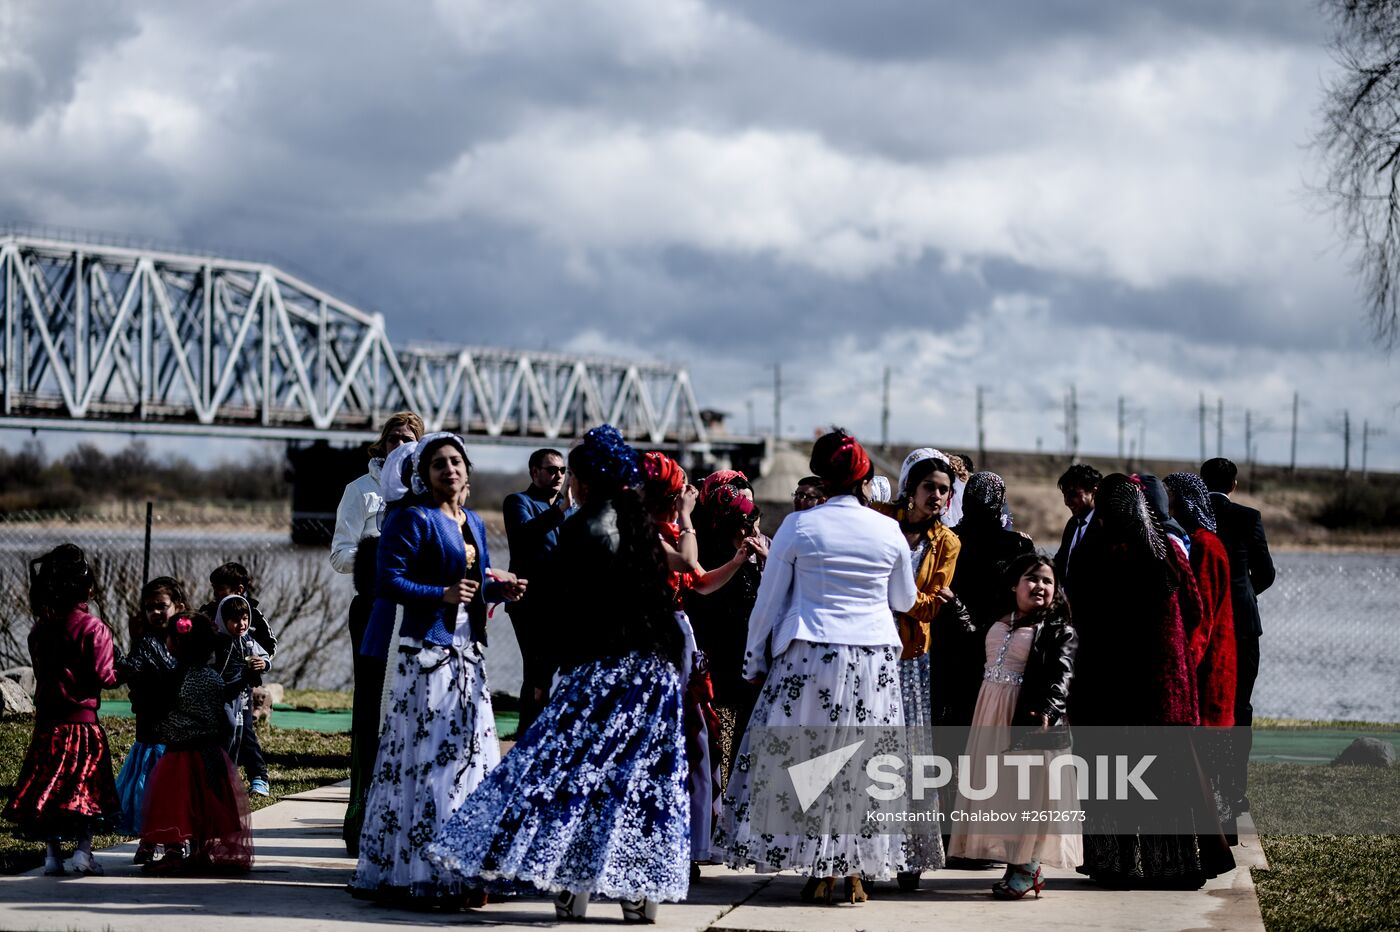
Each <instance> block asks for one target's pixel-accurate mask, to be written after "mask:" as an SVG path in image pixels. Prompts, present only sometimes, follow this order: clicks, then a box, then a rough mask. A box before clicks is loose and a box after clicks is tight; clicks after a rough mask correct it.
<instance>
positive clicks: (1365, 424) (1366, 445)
mask: <svg viewBox="0 0 1400 932" xmlns="http://www.w3.org/2000/svg"><path fill="white" fill-rule="evenodd" d="M1370 447H1371V422H1370V421H1368V420H1366V419H1364V418H1363V419H1362V421H1361V481H1362V482H1365V481H1366V455H1367V454H1368V453H1370V452H1371V450H1370Z"/></svg>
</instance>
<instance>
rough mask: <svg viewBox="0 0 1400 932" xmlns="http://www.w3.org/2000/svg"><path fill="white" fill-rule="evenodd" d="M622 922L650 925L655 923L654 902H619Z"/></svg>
mask: <svg viewBox="0 0 1400 932" xmlns="http://www.w3.org/2000/svg"><path fill="white" fill-rule="evenodd" d="M620 902H621V904H622V921H623V922H641V923H646V924H647V925H651V924H653V923H655V922H656V900H648V899H640V900H621V901H620Z"/></svg>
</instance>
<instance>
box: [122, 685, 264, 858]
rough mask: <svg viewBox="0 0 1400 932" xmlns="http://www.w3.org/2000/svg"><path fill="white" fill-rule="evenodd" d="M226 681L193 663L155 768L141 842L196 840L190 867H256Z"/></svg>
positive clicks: (170, 717) (169, 719) (162, 730)
mask: <svg viewBox="0 0 1400 932" xmlns="http://www.w3.org/2000/svg"><path fill="white" fill-rule="evenodd" d="M226 732H227V719H226V718H225V716H224V681H223V678H222V677H221V676H219V674H218V673H217V672H215V671H214V670H213V669H211V668H209V667H190V668H188V669H186V670H185V671H184V673H183V675H182V678H181V680H180V688H179V694H178V698H177V699H176V701H175V706H174V710H173V711H172V712H171V713H170V714H169V715H168V716H166V719H165V721H164V722H162V723H161V726H160V735H161V741H162V743H163V744H164V745H165V755H164V756H163V757H161V759H160V760H159V761H158V762H157V763H156V767H155V770H153V771H151V776H150V781H149V783H148V784H147V789H146V804H145V811H144V813H143V815H142V819H141V826H142V829H141V841H142V842H143V843H145V844H149V845H178V844H182V843H184V842H189V844H190V864H191V866H194V867H206V868H214V869H220V870H230V871H246V870H248V869H249V868H250V867H251V866H252V864H253V832H252V827H251V824H250V821H249V813H248V794H247V793H245V792H244V790H243V784H242V782H241V781H240V780H239V779H238V772H237V771H236V770H234V767H233V762H232V761H231V760H229V756H228V753H227V752H226V751H225V750H224V746H225V744H226V742H227V734H226Z"/></svg>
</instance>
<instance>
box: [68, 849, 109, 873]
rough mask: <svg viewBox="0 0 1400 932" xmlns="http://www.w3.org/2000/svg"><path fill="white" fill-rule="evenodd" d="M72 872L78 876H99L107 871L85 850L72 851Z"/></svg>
mask: <svg viewBox="0 0 1400 932" xmlns="http://www.w3.org/2000/svg"><path fill="white" fill-rule="evenodd" d="M73 873H75V874H77V875H78V876H80V877H101V876H103V875H104V874H106V873H107V872H106V871H104V870H103V869H102V865H101V864H98V863H97V858H95V857H93V856H92V854H91V853H89V852H87V851H74V852H73Z"/></svg>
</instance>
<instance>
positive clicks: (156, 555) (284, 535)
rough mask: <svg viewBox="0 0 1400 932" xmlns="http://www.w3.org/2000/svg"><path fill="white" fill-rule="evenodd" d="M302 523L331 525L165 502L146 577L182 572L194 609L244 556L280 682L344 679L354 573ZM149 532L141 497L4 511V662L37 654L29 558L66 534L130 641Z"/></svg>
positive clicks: (495, 547)
mask: <svg viewBox="0 0 1400 932" xmlns="http://www.w3.org/2000/svg"><path fill="white" fill-rule="evenodd" d="M492 525H494V526H492ZM294 531H296V532H298V533H297V535H296V536H297V538H298V539H302V540H305V539H317V538H318V537H319V539H321V540H327V536H326V531H325V528H324V526H323V525H321V524H319V523H314V522H299V523H298V525H297V526H294V524H293V522H292V521H291V519H290V517H289V516H288V513H287V511H286V509H285V508H273V509H258V510H249V511H236V510H231V509H229V508H223V507H207V508H200V507H191V506H179V507H161V506H157V507H156V508H155V509H154V514H153V521H152V525H151V548H150V570H149V573H148V575H147V577H146V578H153V577H156V576H173V577H175V578H176V579H178V580H180V581H181V583H182V584H183V585H184V587H185V591H186V593H187V595H188V597H189V600H190V603H191V607H192V608H198V607H200V606H202V605H204V604H206V603H208V602H209V601H211V600H212V598H213V592H212V591H211V589H210V585H209V573H210V571H211V570H213V569H214V568H215V567H217V566H219V565H221V564H223V563H227V562H229V561H236V562H239V563H242V564H243V565H244V566H246V567H247V568H248V570H249V573H250V575H251V576H252V579H253V584H254V588H253V595H254V597H255V598H257V599H258V601H259V603H260V607H261V608H262V610H263V612H264V614H266V615H267V617H268V620H269V622H270V623H271V624H272V625H273V628H274V630H275V632H276V634H277V638H278V650H277V659H276V665H275V671H274V672H275V678H276V679H277V681H278V682H281V683H282V684H283V685H285V686H289V687H306V688H323V689H338V688H348V687H349V685H350V682H351V663H350V661H351V657H350V636H349V630H348V628H347V626H346V619H347V614H348V611H349V606H350V599H351V597H352V596H353V595H354V590H353V588H352V586H351V582H350V577H349V576H345V575H342V574H340V573H337V572H335V571H334V570H333V569H332V568H331V566H330V560H329V547H328V543H327V544H321V545H319V546H317V545H305V544H300V545H299V544H294V543H293V542H292V537H293V532H294ZM145 532H146V525H145V509H144V507H143V506H139V505H138V506H135V507H131V506H126V507H123V506H121V505H115V506H112V507H111V508H110V509H107V510H104V511H98V512H92V513H76V512H75V513H63V512H45V513H33V512H30V513H18V514H10V515H0V669H3V668H6V667H11V666H27V665H28V664H29V648H28V645H27V640H26V639H27V637H28V634H29V630H30V625H31V621H30V614H29V608H28V593H29V580H28V567H29V561H30V560H32V559H33V558H34V557H37V556H40V555H41V554H43V553H44V552H46V551H47V550H49V549H51V548H52V547H55V546H57V545H58V544H62V543H74V544H77V545H78V546H80V547H82V548H83V550H84V552H85V553H86V554H87V557H88V561H89V563H90V564H91V565H92V570H93V575H94V577H95V579H96V583H97V586H96V591H95V592H94V594H93V599H92V612H93V614H95V615H97V616H98V617H100V618H102V619H104V620H105V621H107V622H108V624H110V625H111V626H112V628H113V630H114V631H115V633H116V636H117V641H118V643H119V644H120V645H122V646H123V647H126V646H127V645H128V643H129V637H130V622H131V619H132V618H133V617H134V616H135V614H136V612H137V610H138V608H139V605H138V601H139V598H140V592H141V586H142V583H143V577H142V566H143V562H144V559H145V553H144V548H145ZM488 543H489V546H490V547H491V549H492V557H493V562H495V563H498V564H501V565H504V564H505V562H506V561H507V560H508V559H509V557H508V552H507V550H506V543H505V535H504V533H502V530H501V528H500V526H499V522H488ZM501 617H503V615H502V613H500V612H497V618H501ZM496 630H502V634H501V635H500V636H499V637H496V638H495V639H496V640H497V641H502V642H504V643H501V644H500V645H499V647H496V646H494V645H493V653H495V654H497V655H498V656H499V660H498V662H497V663H496V664H495V666H496V667H497V668H499V669H500V674H499V676H500V678H501V679H502V680H503V682H502V685H503V686H504V687H505V688H508V689H514V688H515V687H516V686H518V682H515V680H518V670H519V660H518V649H517V648H516V647H515V640H514V637H513V636H511V635H510V632H509V625H508V624H507V625H496V626H493V632H492V633H493V635H494V634H495V632H496ZM512 652H514V655H515V656H514V658H512V656H511V654H512ZM488 659H490V658H489V657H488Z"/></svg>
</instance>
